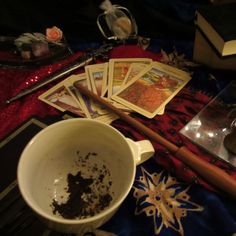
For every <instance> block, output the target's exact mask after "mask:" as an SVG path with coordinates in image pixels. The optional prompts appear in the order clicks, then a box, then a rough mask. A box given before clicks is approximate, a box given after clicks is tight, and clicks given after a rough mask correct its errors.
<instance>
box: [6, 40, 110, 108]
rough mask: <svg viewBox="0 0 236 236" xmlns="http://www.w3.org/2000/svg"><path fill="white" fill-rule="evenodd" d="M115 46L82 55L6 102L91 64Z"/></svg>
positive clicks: (102, 47) (107, 45)
mask: <svg viewBox="0 0 236 236" xmlns="http://www.w3.org/2000/svg"><path fill="white" fill-rule="evenodd" d="M113 47H114V43H109V44H104V45H102V46H101V47H100V48H98V49H96V50H93V51H92V52H90V53H87V54H85V55H84V56H82V57H80V58H79V59H78V60H76V61H75V62H73V63H71V64H70V65H68V66H66V67H64V68H62V69H61V70H59V71H57V72H56V73H54V74H52V75H50V76H49V77H47V78H45V79H44V80H43V81H40V82H39V83H36V84H34V85H33V86H31V87H29V88H27V89H25V90H23V91H22V92H20V93H19V94H17V95H16V96H14V97H12V98H10V99H8V100H7V101H6V104H10V103H11V102H13V101H16V100H18V99H20V98H22V97H24V96H26V95H28V94H31V93H33V92H35V91H36V90H38V89H40V88H42V87H44V86H45V85H47V84H49V83H51V82H53V81H56V80H58V79H60V78H62V77H64V76H66V75H69V74H71V73H72V72H74V71H75V70H77V69H78V68H81V67H83V66H85V65H87V64H89V63H90V62H91V61H92V60H94V59H95V58H97V57H101V56H104V55H105V54H106V53H107V52H109V51H110V50H111V49H112V48H113Z"/></svg>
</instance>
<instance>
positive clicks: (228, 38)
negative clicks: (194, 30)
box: [195, 2, 236, 56]
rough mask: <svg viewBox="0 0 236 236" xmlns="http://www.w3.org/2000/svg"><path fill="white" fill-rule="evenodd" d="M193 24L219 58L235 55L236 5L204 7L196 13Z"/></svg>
mask: <svg viewBox="0 0 236 236" xmlns="http://www.w3.org/2000/svg"><path fill="white" fill-rule="evenodd" d="M195 24H196V25H197V27H199V28H200V30H201V31H202V32H203V34H205V36H206V37H207V38H208V39H209V41H210V42H211V43H212V45H213V46H214V47H215V49H216V50H217V51H218V53H219V54H220V55H221V56H229V55H234V54H236V28H235V25H236V3H235V2H234V3H227V4H220V5H205V6H203V7H200V8H199V9H197V11H196V19H195Z"/></svg>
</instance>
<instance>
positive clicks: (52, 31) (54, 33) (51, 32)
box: [46, 26, 63, 42]
mask: <svg viewBox="0 0 236 236" xmlns="http://www.w3.org/2000/svg"><path fill="white" fill-rule="evenodd" d="M62 36H63V33H62V31H61V30H60V29H59V28H57V27H56V26H53V27H52V28H47V29H46V38H47V40H48V41H50V42H59V41H60V40H61V39H62Z"/></svg>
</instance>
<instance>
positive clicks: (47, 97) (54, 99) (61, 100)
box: [38, 78, 85, 117]
mask: <svg viewBox="0 0 236 236" xmlns="http://www.w3.org/2000/svg"><path fill="white" fill-rule="evenodd" d="M67 79H68V78H67ZM38 98H39V100H41V101H43V102H45V103H47V104H49V105H51V106H53V107H55V108H57V109H58V110H60V111H62V112H64V111H66V110H67V111H70V112H72V113H74V114H76V115H79V116H82V117H84V116H85V114H84V112H83V110H82V109H81V107H80V106H79V104H78V103H77V101H76V100H75V98H74V97H73V96H71V94H70V92H69V91H68V89H67V87H66V86H65V81H62V82H60V83H58V84H57V85H55V86H54V87H52V88H51V89H49V90H48V91H46V92H45V93H43V94H41V95H40V96H39V97H38Z"/></svg>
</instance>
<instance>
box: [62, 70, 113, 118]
mask: <svg viewBox="0 0 236 236" xmlns="http://www.w3.org/2000/svg"><path fill="white" fill-rule="evenodd" d="M76 85H80V86H84V87H85V88H87V89H88V90H91V89H89V88H88V87H89V85H88V80H87V78H86V74H85V73H83V74H80V77H79V78H78V77H77V78H76V77H71V78H70V79H69V80H68V81H67V85H66V86H67V87H71V89H70V91H71V92H72V93H74V95H75V96H76V98H77V99H78V101H79V103H80V104H81V107H82V108H83V110H84V112H85V114H86V117H88V118H90V119H97V120H101V121H105V120H107V117H105V116H109V117H111V115H110V112H109V111H108V110H107V109H105V108H103V107H102V106H100V105H99V104H97V103H96V102H94V101H93V100H92V99H91V98H88V97H86V96H84V95H82V94H81V93H80V92H79V90H78V89H77V88H76ZM72 87H73V89H72ZM112 118H113V117H112Z"/></svg>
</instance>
